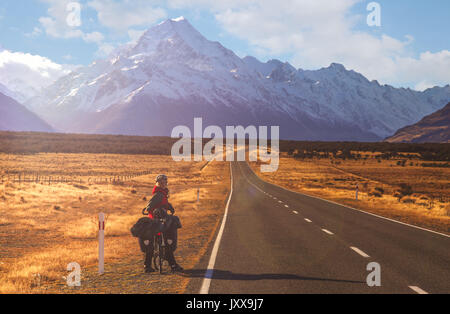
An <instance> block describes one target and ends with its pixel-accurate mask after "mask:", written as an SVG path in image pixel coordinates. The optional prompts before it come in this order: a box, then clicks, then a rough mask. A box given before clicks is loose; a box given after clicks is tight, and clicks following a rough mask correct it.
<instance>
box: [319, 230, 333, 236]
mask: <svg viewBox="0 0 450 314" xmlns="http://www.w3.org/2000/svg"><path fill="white" fill-rule="evenodd" d="M322 231H323V232H325V233H328V234H331V235H333V234H334V233H333V232H331V231H330V230H327V229H322Z"/></svg>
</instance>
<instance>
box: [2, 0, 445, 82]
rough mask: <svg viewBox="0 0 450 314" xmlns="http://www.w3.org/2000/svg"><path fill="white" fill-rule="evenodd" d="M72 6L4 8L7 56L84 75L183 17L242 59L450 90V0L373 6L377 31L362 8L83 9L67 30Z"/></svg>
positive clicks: (338, 4)
mask: <svg viewBox="0 0 450 314" xmlns="http://www.w3.org/2000/svg"><path fill="white" fill-rule="evenodd" d="M69 2H73V1H66V0H17V1H2V2H1V4H0V38H1V40H0V45H1V47H3V48H4V49H6V50H9V51H11V52H21V53H30V54H33V55H39V56H42V57H46V58H48V59H50V60H51V61H52V62H55V63H57V64H76V65H87V64H89V63H91V62H92V61H93V60H95V59H97V58H102V57H105V56H106V54H107V53H108V52H110V51H111V49H112V48H114V47H116V46H118V45H120V44H123V43H127V42H129V41H131V40H133V39H135V36H136V34H139V33H140V32H141V31H143V30H145V29H147V28H149V27H151V26H152V25H155V24H157V23H159V22H160V21H162V20H165V19H167V18H173V17H178V16H184V17H185V18H187V19H188V20H189V21H190V23H191V24H192V25H193V26H194V27H195V28H197V29H198V30H199V31H200V32H201V33H202V34H203V35H204V36H205V37H206V38H208V39H210V40H215V41H219V42H221V43H222V44H223V45H224V46H225V47H227V48H230V49H231V50H233V51H234V52H235V53H237V54H238V55H239V56H241V57H242V56H245V55H253V56H256V57H258V58H259V59H260V60H262V61H267V60H269V59H272V58H277V59H280V60H282V61H289V62H291V63H292V64H293V65H294V66H295V67H301V68H304V69H317V68H320V67H324V66H328V65H329V64H330V63H331V62H339V63H343V64H344V65H345V66H346V67H347V68H349V69H354V70H356V71H359V72H361V73H362V74H364V75H366V76H367V77H368V78H369V79H378V80H379V81H380V82H382V83H388V84H392V85H394V86H397V87H399V86H404V87H411V88H416V89H424V88H426V87H431V86H433V85H445V84H447V83H449V82H450V78H449V76H448V74H446V73H445V72H448V73H450V52H449V50H450V36H449V33H448V30H449V29H450V1H448V0H433V1H412V0H409V1H408V0H394V1H393V0H379V1H376V2H377V3H379V4H380V7H381V26H380V27H369V26H368V25H367V22H366V17H367V15H368V14H369V13H370V12H368V11H367V10H366V7H367V4H368V3H369V2H371V1H364V0H339V1H336V0H313V1H311V0H285V1H282V2H280V1H275V0H260V1H256V0H240V1H237V0H216V1H207V0H169V1H160V0H133V1H131V0H83V1H78V2H79V3H80V4H81V8H82V9H81V22H82V25H81V26H80V27H69V26H68V25H66V23H65V20H66V18H67V16H66V15H67V14H69V12H66V11H65V8H66V5H67V3H69ZM313 2H314V4H312V3H313ZM0 64H1V63H0Z"/></svg>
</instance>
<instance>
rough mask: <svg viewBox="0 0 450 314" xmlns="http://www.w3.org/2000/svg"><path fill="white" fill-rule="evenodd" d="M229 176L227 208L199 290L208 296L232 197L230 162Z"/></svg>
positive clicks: (231, 169)
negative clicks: (229, 187)
mask: <svg viewBox="0 0 450 314" xmlns="http://www.w3.org/2000/svg"><path fill="white" fill-rule="evenodd" d="M230 175H231V189H230V195H229V196H228V201H227V206H226V207H225V213H224V214H223V218H222V224H221V226H220V229H219V233H218V234H217V238H216V241H215V242H214V247H213V250H212V252H211V257H210V259H209V264H208V268H207V270H206V273H205V278H204V279H203V283H202V286H201V288H200V294H208V293H209V287H210V285H211V279H212V275H213V272H214V265H215V264H216V258H217V253H218V252H219V246H220V241H221V240H222V235H223V230H224V229H225V223H226V221H227V216H228V208H229V207H230V201H231V196H232V195H233V168H232V166H231V162H230Z"/></svg>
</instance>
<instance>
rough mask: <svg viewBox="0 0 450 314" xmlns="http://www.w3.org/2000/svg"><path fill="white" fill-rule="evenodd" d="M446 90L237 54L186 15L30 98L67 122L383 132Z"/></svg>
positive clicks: (440, 99)
mask: <svg viewBox="0 0 450 314" xmlns="http://www.w3.org/2000/svg"><path fill="white" fill-rule="evenodd" d="M449 100H450V86H446V87H444V88H435V89H431V90H427V91H425V92H423V93H419V92H415V91H412V90H409V89H395V88H393V87H390V86H381V85H379V84H378V83H377V82H375V81H374V82H369V81H368V80H367V79H366V78H364V76H362V75H361V74H358V73H356V72H353V71H347V70H346V69H345V68H344V66H342V65H339V64H332V65H331V66H330V67H328V68H324V69H320V70H317V71H303V70H301V69H299V70H297V69H295V68H294V67H293V66H292V65H290V64H289V63H282V62H280V61H278V60H271V61H269V62H267V63H262V62H260V61H258V60H257V59H256V58H253V57H246V58H243V59H241V58H239V57H238V56H237V55H235V54H234V53H233V52H232V51H231V50H229V49H226V48H225V47H223V46H222V45H221V44H220V43H218V42H212V41H209V40H207V39H206V38H204V37H203V36H202V35H201V34H200V33H199V32H198V31H197V30H195V29H194V28H193V27H192V25H191V24H190V23H189V22H188V21H187V20H185V19H184V18H178V19H172V20H167V21H165V22H163V23H161V24H159V25H157V26H154V27H152V28H151V29H149V30H148V31H147V32H146V33H144V34H143V36H142V37H141V38H140V40H139V41H138V42H137V43H136V44H134V45H132V46H124V47H121V48H120V49H118V50H117V51H116V52H115V53H114V54H113V55H111V56H110V57H109V58H108V59H105V60H98V61H96V62H94V63H93V64H91V65H90V66H88V67H84V68H79V69H77V70H76V71H74V72H72V73H70V74H69V75H67V76H65V77H63V78H61V79H59V80H58V81H57V82H56V83H55V84H53V85H52V86H50V87H48V88H46V89H45V90H44V92H43V93H42V94H41V95H40V96H39V97H35V98H33V99H31V100H30V101H28V102H27V103H26V105H27V106H28V107H29V108H31V109H32V110H34V111H36V112H38V113H39V114H40V115H41V116H42V117H43V118H45V119H46V120H47V121H48V122H49V123H50V124H52V125H53V126H54V127H56V128H57V129H59V130H62V131H65V132H82V133H112V134H136V135H170V133H171V130H172V129H173V127H175V126H177V125H187V126H191V125H192V123H193V118H194V117H202V118H203V120H204V123H205V125H218V126H225V125H244V126H248V125H256V126H257V125H267V126H271V125H279V126H280V132H281V137H282V138H285V139H310V140H378V139H381V138H384V137H386V136H387V135H390V134H392V133H393V132H394V131H396V130H397V129H399V128H401V127H403V126H405V125H408V124H412V123H415V122H417V121H419V120H420V119H421V118H422V117H423V116H425V115H427V114H430V113H431V112H434V111H436V110H438V109H440V108H442V107H443V106H444V105H445V104H446V103H447V102H448V101H449Z"/></svg>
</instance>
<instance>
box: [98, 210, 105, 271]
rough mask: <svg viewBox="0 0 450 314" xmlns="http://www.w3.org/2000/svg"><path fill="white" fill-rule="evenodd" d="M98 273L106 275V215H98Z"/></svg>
mask: <svg viewBox="0 0 450 314" xmlns="http://www.w3.org/2000/svg"><path fill="white" fill-rule="evenodd" d="M98 273H99V274H100V275H103V274H104V273H105V214H104V213H100V214H99V215H98Z"/></svg>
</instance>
